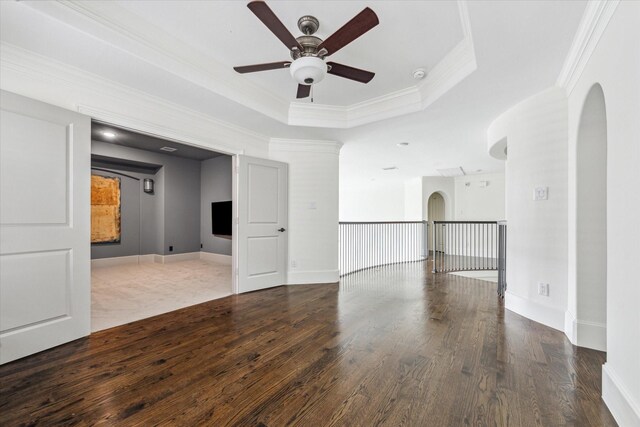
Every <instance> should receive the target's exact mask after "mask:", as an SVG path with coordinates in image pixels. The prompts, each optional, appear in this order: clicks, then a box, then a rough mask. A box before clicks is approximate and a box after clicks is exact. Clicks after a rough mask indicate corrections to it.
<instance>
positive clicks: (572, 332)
mask: <svg viewBox="0 0 640 427" xmlns="http://www.w3.org/2000/svg"><path fill="white" fill-rule="evenodd" d="M564 334H565V335H566V336H567V338H569V341H571V344H573V345H578V344H577V336H576V335H577V334H576V316H575V315H574V314H573V313H572V312H570V311H569V310H567V311H565V312H564Z"/></svg>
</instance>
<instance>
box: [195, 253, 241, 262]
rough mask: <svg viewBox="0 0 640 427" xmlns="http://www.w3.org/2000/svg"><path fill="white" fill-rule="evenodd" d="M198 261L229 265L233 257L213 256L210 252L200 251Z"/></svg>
mask: <svg viewBox="0 0 640 427" xmlns="http://www.w3.org/2000/svg"><path fill="white" fill-rule="evenodd" d="M200 259H201V260H203V261H211V262H217V263H219V264H227V265H231V264H232V260H233V257H232V256H231V255H223V254H214V253H212V252H202V251H200Z"/></svg>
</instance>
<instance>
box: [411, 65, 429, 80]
mask: <svg viewBox="0 0 640 427" xmlns="http://www.w3.org/2000/svg"><path fill="white" fill-rule="evenodd" d="M426 76H427V72H426V71H425V69H424V68H418V69H417V70H415V71H414V72H413V78H414V79H416V80H422V79H424V78H425V77H426Z"/></svg>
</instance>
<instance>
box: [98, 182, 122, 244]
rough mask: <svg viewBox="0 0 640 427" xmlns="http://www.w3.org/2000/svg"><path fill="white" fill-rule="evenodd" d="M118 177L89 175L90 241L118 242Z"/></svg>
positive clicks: (119, 201) (119, 199)
mask: <svg viewBox="0 0 640 427" xmlns="http://www.w3.org/2000/svg"><path fill="white" fill-rule="evenodd" d="M120 203H121V198H120V178H116V177H106V176H100V175H91V243H92V244H93V243H120V230H121V229H120Z"/></svg>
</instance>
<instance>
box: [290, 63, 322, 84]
mask: <svg viewBox="0 0 640 427" xmlns="http://www.w3.org/2000/svg"><path fill="white" fill-rule="evenodd" d="M289 71H290V72H291V76H292V77H293V78H294V79H295V80H296V81H297V82H298V83H300V84H302V85H311V84H315V83H319V82H320V81H322V79H324V77H325V76H326V75H327V64H326V63H325V62H324V60H323V59H321V58H318V57H317V56H303V57H300V58H298V59H296V60H295V61H293V62H292V63H291V66H290V67H289Z"/></svg>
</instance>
